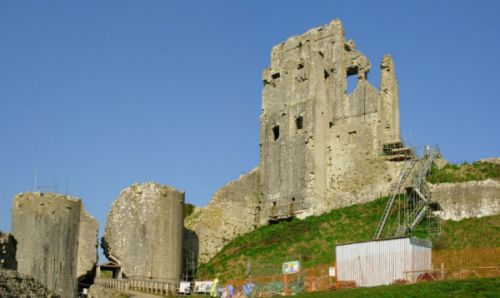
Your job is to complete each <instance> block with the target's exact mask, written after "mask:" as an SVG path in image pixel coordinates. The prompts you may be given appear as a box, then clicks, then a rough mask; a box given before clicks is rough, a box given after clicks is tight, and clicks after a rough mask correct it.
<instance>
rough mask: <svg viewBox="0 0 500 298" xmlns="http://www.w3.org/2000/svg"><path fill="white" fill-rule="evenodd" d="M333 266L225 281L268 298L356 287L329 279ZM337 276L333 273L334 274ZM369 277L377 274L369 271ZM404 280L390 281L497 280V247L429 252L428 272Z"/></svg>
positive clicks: (499, 255)
mask: <svg viewBox="0 0 500 298" xmlns="http://www.w3.org/2000/svg"><path fill="white" fill-rule="evenodd" d="M332 268H335V266H334V264H324V265H319V266H315V267H313V268H307V269H303V270H301V271H300V272H298V273H294V274H287V275H283V274H279V273H277V272H278V271H281V270H280V268H276V269H275V270H274V272H275V274H269V275H258V276H250V277H248V278H239V279H230V280H227V282H226V284H227V285H232V286H234V287H235V288H236V289H237V290H236V292H239V291H240V290H239V289H241V288H242V287H243V285H245V284H247V283H249V282H251V283H253V284H254V289H253V290H252V292H251V294H250V295H248V296H249V297H270V296H273V295H278V294H281V295H293V294H296V293H301V292H317V291H328V290H342V289H346V288H354V287H357V286H359V285H357V284H356V282H355V281H351V280H339V281H337V279H336V277H334V276H331V273H332V272H331V270H332ZM335 273H337V272H335ZM370 274H378V273H377V272H371V273H370ZM401 275H402V276H406V278H401V279H396V280H393V281H392V282H391V283H392V284H408V283H420V282H431V281H438V280H450V279H466V278H492V277H500V247H495V248H467V249H433V250H432V268H431V269H429V270H409V271H404V272H402V274H401Z"/></svg>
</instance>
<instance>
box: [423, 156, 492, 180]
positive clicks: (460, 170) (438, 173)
mask: <svg viewBox="0 0 500 298" xmlns="http://www.w3.org/2000/svg"><path fill="white" fill-rule="evenodd" d="M486 179H496V180H500V164H496V163H491V162H482V161H477V162H474V163H466V162H465V163H462V164H460V165H456V164H447V165H445V166H444V167H443V168H441V169H439V168H438V167H437V166H435V165H433V166H432V168H431V173H430V175H429V176H428V177H427V181H429V182H430V183H433V184H436V183H456V182H467V181H480V180H486Z"/></svg>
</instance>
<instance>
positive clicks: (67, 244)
mask: <svg viewBox="0 0 500 298" xmlns="http://www.w3.org/2000/svg"><path fill="white" fill-rule="evenodd" d="M81 209H82V203H81V201H80V200H78V199H75V198H71V197H67V196H62V195H57V194H50V193H48V194H43V193H40V192H34V193H22V194H19V195H17V196H16V197H15V198H14V201H13V208H12V231H13V234H14V237H15V238H16V240H17V252H16V258H17V262H18V266H17V270H18V271H19V272H20V273H23V274H29V275H31V276H33V277H34V278H36V279H37V280H39V281H40V282H41V283H42V284H44V285H45V286H46V287H47V288H48V289H50V290H53V291H54V292H56V293H57V294H59V295H61V296H63V297H74V296H75V293H76V289H77V278H76V268H77V259H78V235H79V228H80V213H81Z"/></svg>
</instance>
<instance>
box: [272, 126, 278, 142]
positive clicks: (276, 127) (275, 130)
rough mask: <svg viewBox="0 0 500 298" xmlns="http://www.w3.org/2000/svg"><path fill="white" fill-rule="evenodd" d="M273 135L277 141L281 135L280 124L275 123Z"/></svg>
mask: <svg viewBox="0 0 500 298" xmlns="http://www.w3.org/2000/svg"><path fill="white" fill-rule="evenodd" d="M273 136H274V140H275V141H276V140H277V139H279V137H280V126H279V125H275V126H274V127H273Z"/></svg>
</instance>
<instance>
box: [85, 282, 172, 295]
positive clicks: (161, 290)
mask: <svg viewBox="0 0 500 298" xmlns="http://www.w3.org/2000/svg"><path fill="white" fill-rule="evenodd" d="M94 285H97V286H100V287H103V288H108V289H115V290H119V291H128V290H134V291H140V292H147V293H153V294H159V295H175V294H177V293H178V290H179V282H178V281H173V280H160V279H147V278H126V279H125V278H124V279H112V278H96V279H95V280H94Z"/></svg>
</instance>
